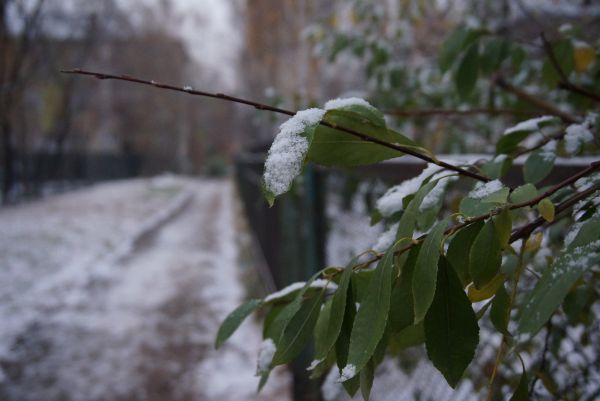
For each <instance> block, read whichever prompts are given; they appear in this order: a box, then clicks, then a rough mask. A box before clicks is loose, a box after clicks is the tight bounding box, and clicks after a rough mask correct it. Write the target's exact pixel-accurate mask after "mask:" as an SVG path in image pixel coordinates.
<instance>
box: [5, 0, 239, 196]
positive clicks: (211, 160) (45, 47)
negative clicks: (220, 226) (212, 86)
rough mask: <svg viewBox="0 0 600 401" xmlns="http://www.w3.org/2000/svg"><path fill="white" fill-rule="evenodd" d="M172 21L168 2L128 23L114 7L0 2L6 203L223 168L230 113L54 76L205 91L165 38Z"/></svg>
mask: <svg viewBox="0 0 600 401" xmlns="http://www.w3.org/2000/svg"><path fill="white" fill-rule="evenodd" d="M179 18H180V16H179V15H177V13H176V12H175V11H174V10H173V8H172V6H171V3H170V2H168V1H162V2H159V5H158V7H150V6H146V7H144V6H141V5H140V6H139V7H137V8H136V12H135V14H128V13H127V11H125V10H124V9H122V8H120V7H119V5H118V4H117V2H115V0H97V1H93V2H69V1H61V0H32V1H22V0H0V130H1V132H0V137H1V139H0V144H1V153H0V161H1V163H0V173H1V174H0V181H1V190H2V191H1V195H2V200H3V202H4V203H7V202H12V201H17V200H19V199H22V198H24V197H31V196H38V195H40V194H42V193H43V192H44V191H48V190H53V189H56V185H67V186H71V185H73V184H74V183H78V182H88V181H94V180H98V179H109V178H119V177H127V176H137V175H150V174H156V173H160V172H163V171H172V172H176V173H185V174H190V173H202V172H204V171H205V170H206V169H207V168H208V169H212V171H215V169H217V168H219V167H220V166H221V164H222V163H220V162H221V161H222V160H223V161H224V160H226V159H227V157H228V155H229V154H230V152H231V141H229V139H228V138H229V136H230V131H231V119H230V118H229V117H228V116H229V115H230V114H231V110H230V106H229V105H224V104H217V103H210V102H208V103H203V104H202V105H199V103H198V101H197V99H194V98H192V97H186V96H181V95H177V94H169V93H161V94H160V95H159V94H157V93H156V91H153V90H152V88H144V87H139V86H135V85H122V84H116V83H110V82H107V83H102V84H101V83H100V82H97V81H94V80H81V79H77V78H76V77H73V76H68V75H63V74H61V73H60V70H61V69H63V68H79V67H81V68H85V67H86V66H93V67H94V68H96V69H103V70H106V71H113V72H117V73H127V74H131V75H137V76H141V77H148V78H153V79H157V80H164V81H169V82H173V83H181V84H182V85H184V84H185V85H195V84H196V85H203V84H204V85H205V84H206V82H208V81H210V79H211V76H210V73H209V72H208V71H204V70H203V69H202V67H201V66H199V65H198V63H196V62H195V61H194V60H193V59H192V58H191V57H190V55H189V54H188V50H187V49H186V46H185V43H184V42H183V40H182V39H181V37H179V36H178V35H177V34H176V32H175V31H174V29H173V27H174V26H176V25H177V23H178V19H179ZM208 115H210V116H211V117H210V118H206V116H208ZM209 121H210V122H211V123H207V122H209ZM215 121H218V124H215ZM209 124H210V125H209ZM207 166H208V167H207Z"/></svg>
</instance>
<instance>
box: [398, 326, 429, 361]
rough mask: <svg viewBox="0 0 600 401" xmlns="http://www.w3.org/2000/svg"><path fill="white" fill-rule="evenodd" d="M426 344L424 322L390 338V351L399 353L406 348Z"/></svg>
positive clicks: (406, 328)
mask: <svg viewBox="0 0 600 401" xmlns="http://www.w3.org/2000/svg"><path fill="white" fill-rule="evenodd" d="M424 342H425V329H424V328H423V322H420V323H418V324H413V325H410V326H408V327H405V328H404V329H402V330H401V331H400V332H398V333H395V334H392V335H391V336H390V350H391V352H393V353H396V354H397V353H399V352H400V351H402V350H405V349H406V348H410V347H414V346H417V345H420V344H423V343H424Z"/></svg>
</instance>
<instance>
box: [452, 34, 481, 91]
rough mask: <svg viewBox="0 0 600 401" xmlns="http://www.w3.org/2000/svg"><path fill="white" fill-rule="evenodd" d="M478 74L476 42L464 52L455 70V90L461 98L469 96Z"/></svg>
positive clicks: (477, 48) (477, 47)
mask: <svg viewBox="0 0 600 401" xmlns="http://www.w3.org/2000/svg"><path fill="white" fill-rule="evenodd" d="M478 74H479V46H478V44H477V43H473V44H472V45H471V47H470V48H469V50H467V52H466V53H465V55H464V56H463V58H462V60H461V61H460V64H459V65H458V69H457V70H456V77H455V78H454V80H455V83H456V90H457V91H458V95H459V96H460V97H461V99H466V98H468V97H469V95H470V94H471V92H473V89H475V84H476V83H477V78H478Z"/></svg>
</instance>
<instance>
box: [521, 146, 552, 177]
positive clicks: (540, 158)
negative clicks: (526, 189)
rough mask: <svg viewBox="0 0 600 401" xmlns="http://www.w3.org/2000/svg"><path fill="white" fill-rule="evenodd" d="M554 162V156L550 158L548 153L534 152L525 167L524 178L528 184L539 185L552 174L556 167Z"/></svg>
mask: <svg viewBox="0 0 600 401" xmlns="http://www.w3.org/2000/svg"><path fill="white" fill-rule="evenodd" d="M554 160H556V157H554V155H551V156H548V153H543V152H542V151H539V150H537V151H535V152H533V153H532V154H530V155H529V157H528V158H527V160H526V161H525V164H524V165H523V178H524V179H525V181H526V182H530V183H532V184H537V183H538V182H540V181H541V180H543V179H544V178H546V176H548V174H550V172H551V171H552V168H553V167H554Z"/></svg>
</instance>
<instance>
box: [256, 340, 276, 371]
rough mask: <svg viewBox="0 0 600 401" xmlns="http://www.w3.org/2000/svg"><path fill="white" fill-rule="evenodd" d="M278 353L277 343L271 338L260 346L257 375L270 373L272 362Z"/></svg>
mask: <svg viewBox="0 0 600 401" xmlns="http://www.w3.org/2000/svg"><path fill="white" fill-rule="evenodd" d="M276 351H277V347H276V346H275V343H274V342H273V340H271V339H270V338H267V339H265V340H264V341H263V342H262V344H261V345H260V350H259V351H258V362H257V367H256V373H257V374H261V373H265V372H268V371H269V368H270V367H271V362H273V355H275V352H276Z"/></svg>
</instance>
